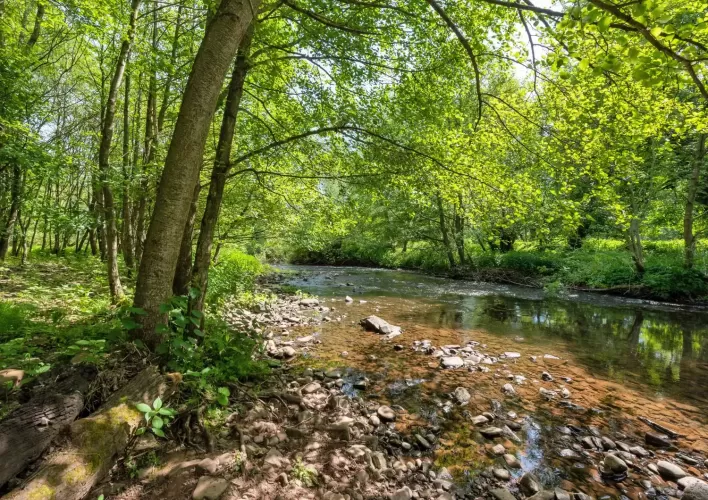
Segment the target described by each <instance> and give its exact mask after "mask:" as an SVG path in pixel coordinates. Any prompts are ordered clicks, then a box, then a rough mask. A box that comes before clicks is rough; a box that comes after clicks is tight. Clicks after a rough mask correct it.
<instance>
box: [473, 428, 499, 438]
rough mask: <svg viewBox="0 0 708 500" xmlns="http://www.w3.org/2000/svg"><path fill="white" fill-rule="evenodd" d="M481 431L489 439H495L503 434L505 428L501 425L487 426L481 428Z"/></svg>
mask: <svg viewBox="0 0 708 500" xmlns="http://www.w3.org/2000/svg"><path fill="white" fill-rule="evenodd" d="M479 432H480V434H482V436H484V437H486V438H487V439H494V438H495V437H499V436H501V435H502V434H503V433H504V430H503V429H500V428H499V427H485V428H484V429H480V431H479Z"/></svg>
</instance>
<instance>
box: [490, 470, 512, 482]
mask: <svg viewBox="0 0 708 500" xmlns="http://www.w3.org/2000/svg"><path fill="white" fill-rule="evenodd" d="M492 474H494V477H496V478H497V479H499V480H500V481H508V480H509V478H510V477H511V474H509V471H508V470H506V469H494V470H493V471H492Z"/></svg>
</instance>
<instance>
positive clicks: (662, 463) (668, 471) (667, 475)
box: [656, 460, 688, 481]
mask: <svg viewBox="0 0 708 500" xmlns="http://www.w3.org/2000/svg"><path fill="white" fill-rule="evenodd" d="M656 468H657V469H658V470H659V474H660V475H661V477H663V478H664V479H666V480H668V481H677V480H679V479H681V478H682V477H686V476H688V474H687V473H686V471H684V470H683V469H682V468H681V467H679V466H678V465H676V464H672V463H671V462H667V461H666V460H659V461H658V462H657V463H656Z"/></svg>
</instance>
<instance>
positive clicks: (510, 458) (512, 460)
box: [504, 453, 521, 469]
mask: <svg viewBox="0 0 708 500" xmlns="http://www.w3.org/2000/svg"><path fill="white" fill-rule="evenodd" d="M504 461H505V462H506V465H508V466H509V467H511V468H512V469H520V468H521V462H519V459H518V458H516V455H512V454H511V453H507V454H505V455H504Z"/></svg>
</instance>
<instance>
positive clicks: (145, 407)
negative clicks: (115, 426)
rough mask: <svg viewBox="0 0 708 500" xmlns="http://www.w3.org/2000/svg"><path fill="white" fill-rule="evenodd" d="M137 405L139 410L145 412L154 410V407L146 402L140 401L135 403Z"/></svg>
mask: <svg viewBox="0 0 708 500" xmlns="http://www.w3.org/2000/svg"><path fill="white" fill-rule="evenodd" d="M135 407H136V408H137V409H138V411H140V412H143V413H148V412H150V411H152V408H150V406H148V405H146V404H145V403H138V404H136V405H135Z"/></svg>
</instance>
